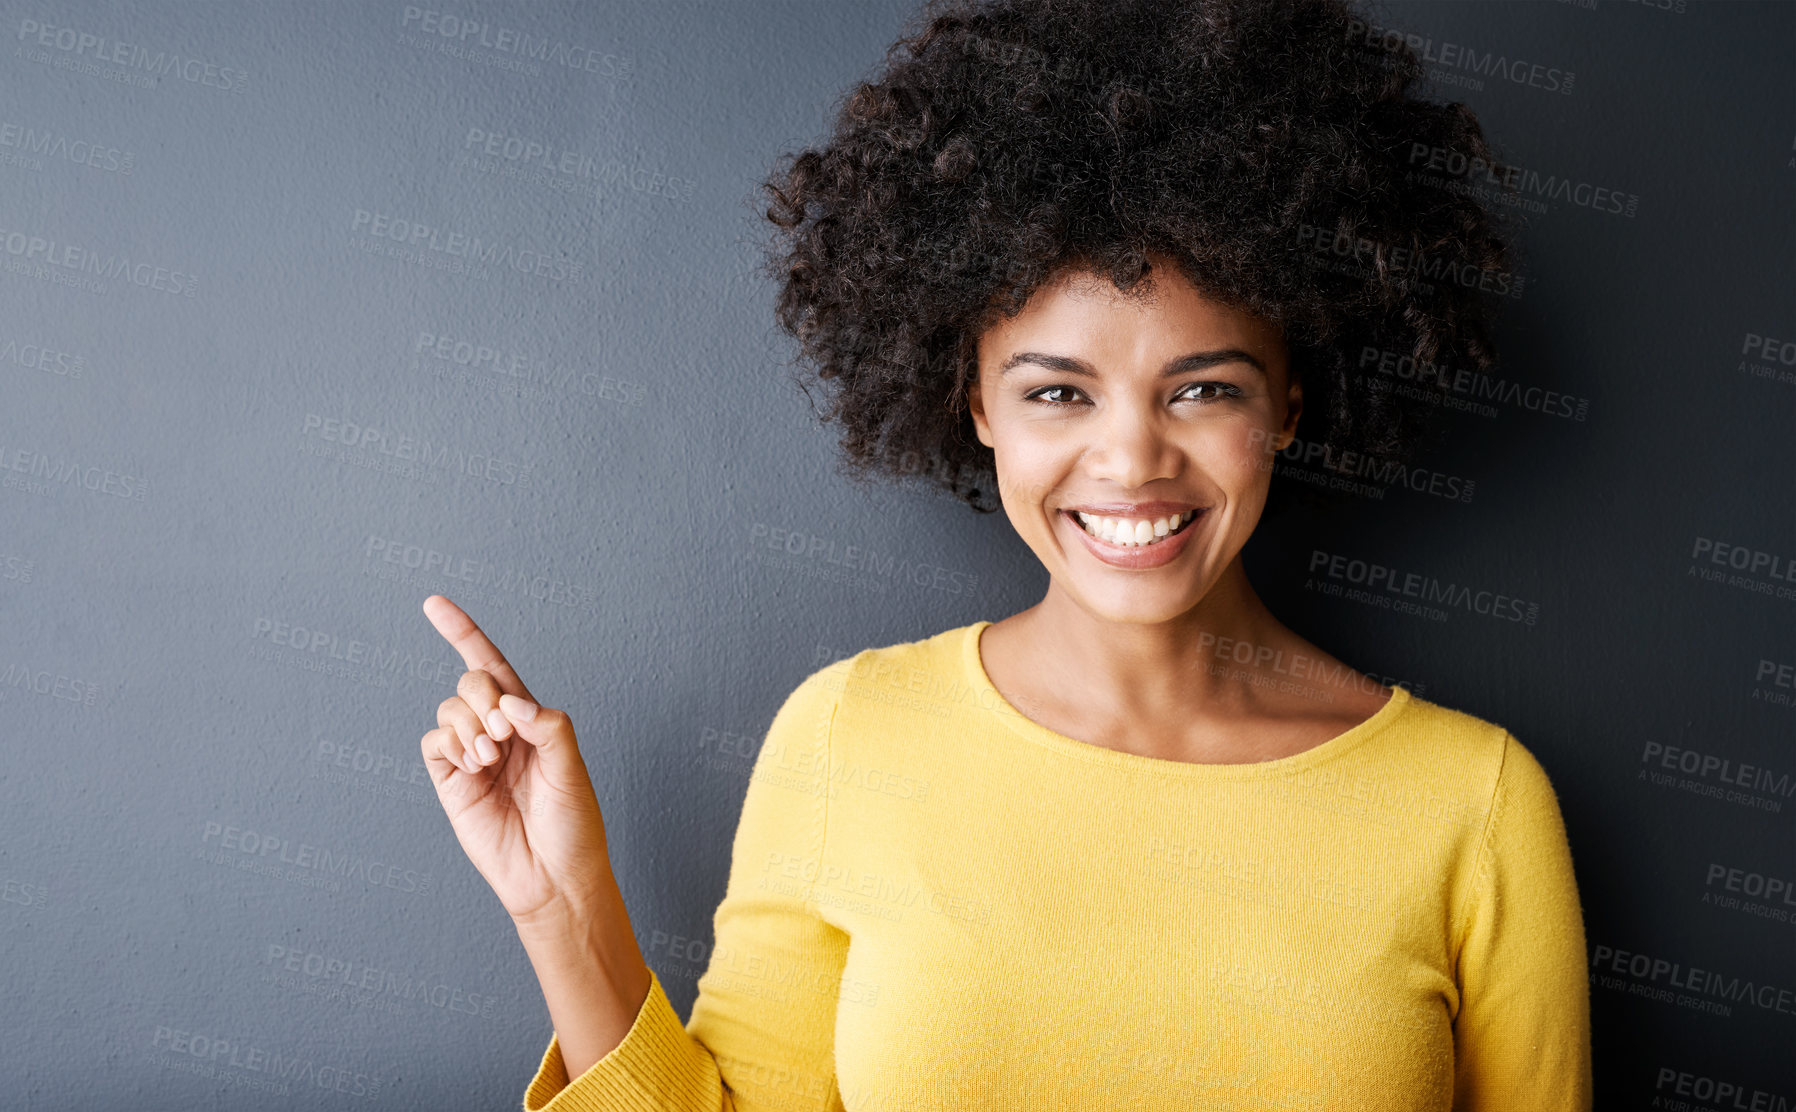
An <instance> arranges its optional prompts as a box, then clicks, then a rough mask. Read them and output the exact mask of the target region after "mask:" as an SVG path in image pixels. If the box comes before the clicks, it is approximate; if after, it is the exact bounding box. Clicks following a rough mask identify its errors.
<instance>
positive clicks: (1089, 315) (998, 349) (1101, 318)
mask: <svg viewBox="0 0 1796 1112" xmlns="http://www.w3.org/2000/svg"><path fill="white" fill-rule="evenodd" d="M1044 346H1051V347H1052V348H1053V349H1054V350H1055V351H1057V352H1060V353H1063V354H1068V355H1078V354H1086V355H1093V356H1097V355H1102V356H1105V357H1108V358H1115V359H1125V360H1126V359H1130V358H1136V357H1139V358H1148V357H1161V356H1164V355H1166V354H1168V353H1170V352H1171V351H1172V349H1175V348H1176V349H1178V352H1179V353H1182V352H1184V351H1188V350H1197V349H1202V348H1214V347H1222V346H1231V347H1241V348H1245V349H1247V350H1251V351H1264V352H1266V353H1267V354H1268V357H1269V358H1270V357H1271V356H1272V355H1274V354H1275V353H1276V352H1278V350H1279V349H1280V348H1281V347H1282V339H1281V336H1280V333H1279V330H1278V328H1277V327H1276V326H1274V325H1273V324H1271V323H1270V322H1268V321H1266V320H1264V319H1262V318H1260V317H1258V316H1256V315H1254V314H1253V313H1250V312H1248V311H1246V310H1244V309H1241V308H1239V307H1237V306H1234V305H1230V304H1228V303H1227V302H1224V301H1222V300H1220V299H1218V298H1215V297H1212V296H1210V295H1207V294H1205V293H1204V292H1203V291H1201V290H1200V289H1198V287H1196V286H1195V285H1193V284H1192V283H1191V282H1190V280H1189V279H1187V278H1186V277H1185V276H1184V275H1183V274H1181V273H1179V271H1178V270H1177V268H1175V267H1173V266H1171V265H1167V264H1159V263H1156V265H1155V266H1154V269H1153V271H1152V272H1151V280H1150V279H1143V281H1142V283H1141V285H1140V286H1138V287H1137V289H1136V290H1135V291H1132V292H1131V293H1130V294H1124V293H1122V292H1121V291H1120V290H1118V289H1117V288H1116V287H1115V286H1114V285H1112V284H1111V283H1110V280H1109V279H1108V278H1106V277H1104V276H1102V275H1099V274H1093V273H1091V272H1089V271H1067V272H1064V273H1063V274H1061V275H1059V276H1057V277H1056V278H1054V279H1052V280H1050V281H1049V282H1046V283H1044V284H1043V285H1042V286H1041V288H1039V289H1037V290H1036V291H1035V292H1034V294H1032V295H1031V296H1030V298H1029V301H1028V302H1027V303H1026V304H1025V305H1024V306H1023V309H1022V311H1021V312H1020V313H1018V314H1017V315H1016V316H1015V317H1012V318H1009V319H1007V320H1000V321H998V322H997V323H996V324H994V325H993V326H992V327H991V328H989V329H988V330H987V331H986V332H985V333H984V334H983V335H982V336H981V337H980V343H979V354H980V362H981V363H986V362H988V361H992V360H1002V359H1003V358H1005V357H1006V356H1007V355H1008V354H1009V352H1011V351H1014V350H1017V349H1019V348H1023V347H1028V348H1031V349H1037V348H1041V347H1044Z"/></svg>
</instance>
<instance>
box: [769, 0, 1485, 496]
mask: <svg viewBox="0 0 1796 1112" xmlns="http://www.w3.org/2000/svg"><path fill="white" fill-rule="evenodd" d="M919 22H920V24H921V26H922V30H921V31H918V32H916V33H914V34H909V35H907V37H904V38H901V39H899V40H898V41H897V42H896V43H894V44H893V45H892V47H891V48H890V49H889V50H888V51H887V55H886V59H885V64H884V66H883V68H882V69H881V71H880V72H879V73H878V74H877V75H876V76H875V79H874V80H871V81H866V82H862V83H860V84H859V85H857V86H856V87H855V88H854V89H853V90H852V92H851V93H849V94H848V95H847V96H846V97H845V98H844V99H843V101H842V103H841V105H840V108H839V110H838V113H837V116H836V119H835V122H834V125H833V128H832V129H831V131H830V132H829V134H828V136H827V138H826V140H825V141H824V143H823V144H822V146H821V147H820V148H807V149H804V150H802V151H800V152H798V153H796V154H787V155H784V156H782V158H781V159H780V161H779V163H778V167H777V170H776V172H775V173H774V174H772V175H771V176H770V177H769V178H768V180H766V181H765V182H763V183H762V189H763V190H764V192H765V194H766V195H767V196H768V198H769V203H768V207H767V210H766V217H767V219H768V220H770V221H771V222H772V223H773V225H774V226H775V228H776V232H775V234H774V237H773V241H772V247H771V248H770V254H769V261H768V263H767V268H768V269H767V273H768V275H769V276H770V277H771V278H772V279H773V280H774V281H775V283H776V285H777V287H778V302H777V309H776V313H777V318H778V321H779V324H780V326H781V328H783V329H784V330H785V331H787V332H788V333H790V334H791V335H792V336H793V337H795V338H796V339H797V340H798V341H799V343H800V346H801V352H800V357H801V358H802V359H803V360H805V361H808V362H810V363H812V364H814V366H815V372H814V373H815V376H816V377H817V378H819V379H821V380H823V383H824V384H825V386H826V391H825V392H826V393H827V394H828V395H829V398H830V403H831V404H830V405H829V407H828V409H827V411H826V412H823V413H822V418H823V420H824V421H826V422H828V421H831V420H839V421H840V422H841V425H842V435H841V441H840V444H841V448H842V462H843V464H845V466H844V468H843V470H844V473H845V474H847V475H849V476H850V477H852V478H855V479H857V480H865V479H866V478H867V477H868V476H869V475H873V474H885V475H891V476H898V477H916V478H921V479H924V480H927V481H928V482H929V483H931V484H934V485H936V486H939V487H940V488H943V489H945V490H947V491H949V492H952V494H953V495H954V496H955V497H958V498H960V499H961V500H963V501H965V502H966V503H968V504H969V505H971V506H972V507H973V508H974V509H976V510H979V511H980V512H990V511H992V510H994V509H996V508H997V506H998V503H997V501H996V497H995V496H996V488H995V482H994V479H995V474H994V468H995V463H994V460H993V456H992V452H991V450H990V449H989V448H987V447H985V446H984V445H982V444H980V443H979V441H978V439H977V437H976V436H975V435H974V431H973V427H972V421H971V417H970V415H969V413H968V410H967V405H966V395H967V391H968V390H969V389H970V388H971V387H972V385H973V384H974V382H975V381H976V377H977V369H978V363H977V355H976V353H977V348H976V341H977V338H978V336H979V335H981V334H982V333H983V331H984V330H985V329H986V328H988V327H990V326H991V325H993V324H995V323H997V322H998V321H999V320H1001V319H1003V317H1005V316H1013V315H1014V314H1015V313H1017V312H1018V311H1020V310H1021V309H1022V307H1023V305H1024V304H1025V303H1026V302H1027V301H1028V299H1029V297H1030V296H1031V295H1032V294H1033V293H1034V292H1035V290H1037V289H1038V288H1040V287H1041V286H1042V285H1043V284H1044V283H1045V282H1047V281H1048V280H1050V279H1052V278H1054V277H1055V276H1057V275H1058V274H1060V273H1061V272H1062V271H1063V270H1064V269H1066V268H1069V267H1074V268H1078V269H1081V270H1085V271H1089V272H1093V273H1096V274H1099V275H1107V276H1108V277H1109V279H1110V281H1111V282H1112V283H1113V284H1114V286H1115V287H1116V289H1117V290H1118V291H1119V292H1120V293H1122V294H1124V295H1131V294H1132V293H1135V292H1137V286H1138V283H1142V280H1143V279H1144V277H1146V276H1147V275H1148V274H1149V272H1150V270H1151V269H1152V268H1151V267H1150V265H1149V261H1148V255H1149V253H1150V252H1151V253H1154V254H1156V255H1159V256H1164V257H1167V258H1170V259H1172V260H1174V261H1175V262H1176V263H1177V265H1178V267H1179V270H1180V272H1181V273H1182V274H1184V276H1185V277H1186V278H1187V279H1188V280H1190V281H1191V282H1192V284H1193V285H1195V286H1196V287H1197V288H1198V289H1200V290H1202V291H1203V292H1204V293H1205V294H1206V295H1207V296H1212V297H1215V298H1217V299H1219V300H1222V301H1225V302H1226V303H1228V304H1231V305H1234V306H1236V307H1239V308H1243V309H1246V310H1247V311H1249V312H1252V313H1254V314H1256V315H1258V316H1260V317H1262V318H1264V319H1266V320H1269V321H1271V322H1273V323H1275V324H1276V325H1278V326H1279V327H1280V328H1281V330H1282V332H1283V334H1284V337H1285V340H1286V345H1287V348H1288V350H1289V351H1290V353H1291V360H1290V366H1291V371H1292V373H1293V374H1294V375H1295V376H1297V378H1298V381H1300V382H1301V383H1302V384H1303V387H1304V414H1303V418H1302V422H1301V426H1300V428H1299V430H1298V434H1297V435H1298V437H1299V440H1300V441H1303V442H1305V443H1306V444H1308V445H1312V446H1313V445H1327V446H1328V447H1329V448H1330V449H1331V450H1335V449H1342V450H1345V449H1351V450H1354V451H1359V452H1362V453H1365V454H1367V455H1370V456H1373V457H1383V458H1384V459H1385V460H1390V461H1396V462H1400V463H1401V462H1404V461H1407V460H1409V459H1412V458H1414V456H1415V455H1416V453H1417V452H1418V451H1419V450H1420V449H1421V448H1422V447H1423V446H1424V445H1425V444H1427V443H1429V442H1430V438H1431V436H1432V435H1433V433H1434V432H1435V431H1437V430H1436V429H1435V427H1434V422H1433V421H1432V420H1431V417H1432V415H1434V414H1436V413H1438V412H1439V409H1440V406H1439V404H1438V403H1439V402H1440V401H1441V400H1442V399H1441V398H1439V397H1434V396H1430V394H1429V393H1428V391H1429V390H1430V389H1431V387H1430V386H1429V385H1428V384H1429V383H1430V382H1433V383H1435V384H1436V385H1435V386H1433V387H1432V389H1433V390H1437V391H1439V390H1444V386H1441V385H1440V380H1441V379H1442V378H1443V377H1445V376H1443V375H1439V374H1437V375H1433V376H1428V375H1414V376H1406V378H1409V379H1410V381H1406V382H1405V383H1404V384H1403V388H1401V389H1399V388H1396V387H1395V381H1394V376H1393V375H1391V374H1378V373H1373V372H1369V371H1365V370H1362V369H1361V368H1362V367H1364V366H1365V365H1366V363H1367V361H1368V360H1377V359H1383V360H1386V361H1387V363H1386V365H1387V366H1388V365H1389V364H1388V361H1389V360H1391V359H1400V360H1410V359H1413V360H1414V361H1415V364H1414V365H1419V366H1427V365H1434V366H1437V367H1452V368H1455V369H1467V370H1473V371H1484V370H1487V369H1489V368H1490V367H1491V366H1492V365H1494V363H1495V360H1496V352H1495V349H1494V346H1493V344H1492V341H1491V337H1490V332H1491V329H1492V326H1493V324H1494V313H1495V309H1494V307H1493V301H1494V300H1495V299H1493V298H1492V297H1491V295H1490V293H1489V292H1488V291H1489V290H1490V288H1491V285H1492V282H1491V278H1492V276H1493V275H1495V276H1496V278H1497V280H1498V283H1499V284H1501V283H1502V282H1504V281H1506V280H1507V278H1508V268H1509V262H1510V256H1511V247H1510V245H1509V242H1508V237H1506V236H1504V235H1502V234H1501V233H1500V231H1499V227H1498V221H1497V219H1496V217H1495V216H1494V215H1493V214H1492V213H1491V212H1489V211H1487V210H1486V209H1485V208H1484V207H1483V206H1481V205H1480V204H1479V202H1478V199H1477V197H1476V196H1475V194H1474V193H1473V191H1471V190H1470V189H1467V188H1465V186H1464V179H1465V178H1466V176H1467V175H1466V174H1465V173H1460V174H1458V175H1457V180H1456V179H1455V178H1454V177H1453V176H1435V175H1434V174H1432V173H1421V172H1419V171H1418V170H1417V168H1416V163H1417V159H1418V157H1421V156H1425V157H1426V158H1427V159H1428V160H1429V165H1431V166H1433V167H1439V166H1440V165H1441V164H1442V162H1445V163H1447V164H1448V166H1449V168H1452V167H1455V166H1457V167H1460V168H1462V169H1463V168H1465V167H1470V168H1471V169H1472V171H1473V172H1477V171H1478V170H1479V169H1481V168H1484V169H1488V168H1492V167H1498V168H1500V167H1502V163H1500V162H1499V161H1498V159H1497V158H1496V156H1495V154H1494V153H1493V152H1492V150H1491V148H1490V145H1489V144H1488V143H1487V142H1486V140H1485V137H1484V135H1483V132H1482V129H1481V127H1480V125H1479V123H1478V120H1477V118H1476V117H1475V116H1474V115H1473V114H1472V112H1471V111H1470V110H1469V109H1467V108H1466V107H1465V106H1464V105H1463V104H1457V103H1454V104H1437V103H1433V102H1430V101H1428V100H1426V99H1424V98H1423V97H1421V96H1419V95H1417V94H1416V93H1414V92H1413V91H1412V90H1413V89H1414V88H1415V87H1416V86H1418V84H1419V83H1420V82H1421V80H1422V66H1421V63H1420V61H1419V60H1418V59H1417V57H1416V56H1415V53H1414V52H1413V51H1412V50H1411V49H1410V48H1409V47H1408V46H1407V45H1405V44H1404V43H1403V42H1402V41H1400V40H1401V36H1382V35H1380V34H1376V33H1373V32H1375V30H1376V29H1372V31H1369V30H1368V28H1369V27H1370V25H1369V24H1368V22H1367V21H1366V20H1365V19H1364V18H1363V17H1361V16H1359V15H1357V14H1356V13H1355V12H1354V11H1353V10H1351V9H1350V8H1349V7H1348V6H1347V5H1346V3H1344V2H1343V0H928V2H927V3H926V4H925V6H924V8H923V9H922V12H921V15H920V17H919ZM907 30H909V29H907ZM1443 152H1450V154H1447V155H1446V156H1445V157H1443ZM1481 286H1482V287H1483V289H1480V287H1481ZM1147 287H1151V281H1149V282H1148V283H1145V284H1143V286H1142V289H1141V291H1140V292H1145V289H1146V288H1147ZM804 377H805V378H808V377H809V376H808V375H806V376H804ZM801 381H802V380H801ZM1277 485H1278V484H1276V483H1275V488H1276V487H1277Z"/></svg>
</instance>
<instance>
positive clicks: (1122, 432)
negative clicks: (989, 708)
mask: <svg viewBox="0 0 1796 1112" xmlns="http://www.w3.org/2000/svg"><path fill="white" fill-rule="evenodd" d="M1151 258H1152V262H1153V269H1152V271H1151V280H1152V281H1153V283H1154V286H1153V290H1152V293H1151V296H1150V297H1149V298H1148V299H1147V300H1146V302H1137V301H1132V300H1128V299H1125V298H1124V297H1123V296H1122V295H1121V294H1119V293H1118V292H1117V291H1116V290H1115V288H1114V287H1112V286H1111V285H1110V283H1109V282H1108V280H1107V279H1104V278H1101V277H1098V276H1094V275H1091V274H1088V273H1085V272H1078V271H1073V272H1068V273H1067V274H1066V275H1065V276H1064V277H1063V278H1062V279H1061V280H1060V281H1057V282H1054V283H1051V284H1048V285H1045V286H1043V287H1042V288H1041V289H1040V290H1038V291H1037V292H1036V293H1035V295H1034V296H1033V297H1032V298H1031V299H1030V301H1029V303H1028V304H1027V305H1026V306H1025V307H1024V309H1023V311H1022V312H1021V313H1019V314H1018V315H1017V316H1015V317H1013V318H1011V319H1009V320H1006V321H1002V322H1001V323H999V324H998V325H997V326H995V327H993V328H991V329H989V330H988V331H987V332H985V333H984V334H983V335H982V336H980V338H979V379H978V383H977V385H976V386H975V387H974V388H973V390H972V391H971V394H970V397H969V399H968V401H969V406H970V408H971V410H972V416H973V424H974V427H975V429H976V430H977V432H978V435H979V440H980V443H982V444H985V445H986V446H987V447H989V448H991V449H992V450H993V452H994V453H995V454H996V457H997V474H998V490H999V495H1000V497H1001V498H1002V500H1003V503H1004V511H1005V513H1006V514H1007V515H1008V516H1009V517H1010V521H1011V524H1012V525H1014V526H1015V527H1016V530H1017V532H1018V533H1019V534H1021V536H1022V538H1023V540H1024V541H1025V542H1026V543H1027V544H1028V545H1029V547H1030V548H1031V549H1033V550H1034V552H1035V554H1036V556H1037V557H1038V558H1040V560H1041V562H1042V564H1043V565H1044V566H1046V567H1047V569H1048V572H1049V574H1050V575H1051V576H1052V578H1053V583H1054V589H1057V590H1060V591H1062V592H1064V593H1066V594H1068V595H1069V596H1070V597H1071V599H1072V600H1073V601H1075V602H1076V603H1077V604H1078V605H1080V606H1081V607H1083V608H1084V609H1085V610H1087V611H1088V612H1090V613H1091V614H1093V615H1095V616H1098V617H1101V618H1103V619H1106V620H1109V621H1117V622H1142V623H1157V622H1165V621H1170V620H1172V619H1175V618H1177V617H1179V616H1180V615H1182V614H1185V613H1186V612H1188V611H1190V610H1191V609H1192V608H1193V607H1195V606H1197V605H1198V603H1199V602H1201V601H1202V600H1203V599H1204V598H1205V596H1206V595H1207V594H1208V593H1209V592H1210V589H1211V588H1212V587H1213V586H1214V585H1215V584H1216V583H1217V581H1218V580H1219V579H1221V578H1222V576H1223V574H1224V572H1226V571H1227V570H1228V569H1229V567H1230V565H1231V564H1233V562H1234V561H1235V559H1236V556H1237V555H1238V554H1239V553H1240V551H1241V548H1242V546H1243V545H1245V544H1246V543H1247V538H1248V536H1249V535H1251V534H1252V532H1253V530H1254V527H1255V526H1256V525H1257V524H1258V523H1259V520H1260V511H1261V510H1262V509H1263V508H1264V506H1265V504H1266V492H1267V489H1268V487H1269V485H1270V483H1271V478H1272V470H1271V463H1272V458H1273V455H1274V454H1275V453H1276V452H1277V451H1278V450H1279V449H1281V448H1283V447H1285V446H1286V445H1288V444H1289V443H1290V442H1291V438H1292V437H1293V436H1294V435H1295V431H1296V427H1297V418H1298V415H1299V413H1300V412H1301V407H1302V391H1301V389H1300V388H1299V387H1298V386H1297V385H1296V384H1295V383H1293V382H1291V381H1290V378H1289V366H1288V363H1287V351H1286V348H1285V344H1284V340H1283V338H1282V336H1281V335H1280V333H1279V330H1278V329H1277V327H1276V326H1274V325H1272V324H1271V323H1269V322H1267V321H1265V320H1263V319H1261V318H1259V317H1256V316H1254V315H1252V314H1250V313H1247V312H1244V311H1242V310H1239V309H1235V308H1233V307H1230V306H1228V305H1226V304H1223V303H1221V302H1219V301H1216V300H1213V299H1211V298H1209V297H1206V296H1205V295H1204V294H1202V293H1200V292H1199V291H1198V289H1197V288H1196V287H1195V286H1193V285H1192V284H1191V283H1190V282H1189V281H1188V280H1186V279H1185V277H1184V276H1183V275H1182V274H1180V273H1179V272H1178V271H1177V269H1176V268H1175V267H1174V266H1173V265H1172V264H1171V263H1170V262H1169V261H1167V260H1164V259H1162V258H1161V257H1158V256H1152V257H1151ZM1081 512H1082V513H1084V514H1086V515H1088V517H1087V518H1086V520H1087V521H1088V522H1089V524H1088V525H1082V524H1081V517H1080V514H1081ZM1175 513H1176V514H1178V515H1179V516H1178V517H1176V518H1175V517H1174V516H1173V515H1174V514H1175ZM1175 521H1176V522H1177V524H1176V525H1175V524H1174V522H1175ZM1142 522H1146V525H1145V526H1144V525H1143V524H1142ZM1090 529H1096V530H1099V531H1100V532H1101V533H1102V534H1103V535H1104V537H1107V538H1109V539H1103V538H1101V537H1099V536H1093V535H1091V533H1090V532H1089V531H1088V530H1090ZM1150 538H1153V539H1151V540H1150ZM1119 541H1121V542H1122V543H1119ZM1142 542H1146V543H1142Z"/></svg>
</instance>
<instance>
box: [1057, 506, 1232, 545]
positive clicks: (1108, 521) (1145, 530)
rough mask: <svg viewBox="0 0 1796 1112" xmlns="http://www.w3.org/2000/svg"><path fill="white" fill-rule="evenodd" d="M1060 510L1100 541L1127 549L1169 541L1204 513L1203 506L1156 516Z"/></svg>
mask: <svg viewBox="0 0 1796 1112" xmlns="http://www.w3.org/2000/svg"><path fill="white" fill-rule="evenodd" d="M1060 513H1061V514H1062V515H1063V516H1064V517H1065V518H1066V519H1067V520H1068V521H1070V522H1072V523H1073V525H1074V526H1076V527H1077V528H1079V529H1080V530H1082V531H1083V532H1084V533H1085V535H1086V536H1088V537H1090V538H1091V539H1092V540H1094V541H1096V542H1097V543H1098V544H1100V545H1102V546H1104V547H1105V548H1112V549H1115V550H1116V551H1118V552H1127V551H1131V550H1133V549H1137V548H1143V549H1151V548H1154V547H1155V546H1157V545H1163V544H1166V543H1167V542H1168V541H1170V540H1171V539H1172V538H1174V537H1177V536H1179V535H1180V534H1181V533H1183V532H1185V531H1186V530H1187V529H1189V528H1191V525H1192V523H1193V522H1195V521H1197V520H1198V519H1199V518H1201V517H1202V516H1203V515H1204V509H1203V508H1199V509H1195V510H1187V511H1185V512H1183V513H1177V514H1167V515H1165V516H1162V517H1157V518H1128V517H1102V516H1099V515H1097V514H1088V513H1084V512H1082V511H1076V510H1061V511H1060Z"/></svg>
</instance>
